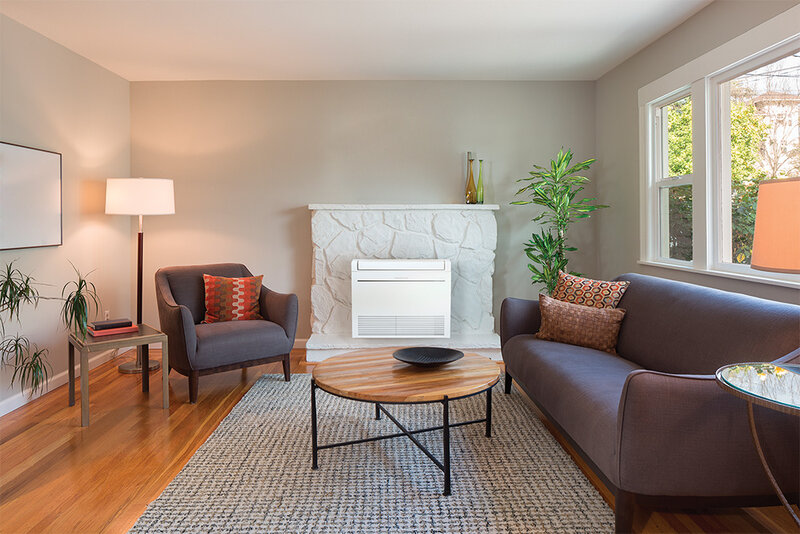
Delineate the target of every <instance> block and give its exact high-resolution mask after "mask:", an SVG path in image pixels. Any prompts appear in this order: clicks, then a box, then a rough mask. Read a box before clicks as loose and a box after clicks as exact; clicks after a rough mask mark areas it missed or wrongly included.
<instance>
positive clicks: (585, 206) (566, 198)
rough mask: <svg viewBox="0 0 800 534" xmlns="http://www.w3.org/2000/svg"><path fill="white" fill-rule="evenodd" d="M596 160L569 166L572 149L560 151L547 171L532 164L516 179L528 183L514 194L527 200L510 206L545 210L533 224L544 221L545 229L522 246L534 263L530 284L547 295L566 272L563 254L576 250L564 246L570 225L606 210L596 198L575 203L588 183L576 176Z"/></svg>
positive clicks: (530, 267) (531, 268)
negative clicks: (526, 196) (561, 273)
mask: <svg viewBox="0 0 800 534" xmlns="http://www.w3.org/2000/svg"><path fill="white" fill-rule="evenodd" d="M595 161H596V160H595V159H588V160H586V161H582V162H580V163H577V164H575V165H573V166H571V167H570V163H571V162H572V150H567V151H564V149H563V148H562V149H561V150H559V152H558V155H557V156H556V159H554V160H551V161H550V167H549V168H546V167H542V166H539V165H534V166H533V170H532V171H531V172H529V173H528V176H527V177H525V178H520V179H519V180H517V181H518V182H529V183H528V184H527V185H526V186H525V187H523V188H521V189H520V190H519V191H517V193H516V194H517V195H522V194H526V193H527V195H528V197H529V200H517V201H514V202H512V204H516V205H521V204H537V205H539V206H542V207H544V208H545V210H544V211H543V212H541V213H540V214H539V215H537V216H536V217H534V218H533V219H532V221H533V222H543V223H544V224H545V225H546V227H545V228H542V229H541V230H540V233H539V234H538V235H537V234H535V233H534V234H532V235H531V239H530V240H529V241H528V242H527V243H525V254H526V255H527V257H528V259H530V260H531V261H532V262H533V263H531V264H528V269H530V271H531V273H532V274H531V281H532V283H534V284H543V285H544V286H545V287H546V288H547V293H548V294H552V293H553V289H555V286H556V281H557V280H558V271H566V270H567V263H568V262H569V260H568V259H567V258H566V252H573V251H575V250H577V248H575V247H571V246H568V245H567V229H568V228H569V225H570V224H571V223H573V222H575V221H576V220H578V219H585V218H587V217H589V216H590V214H591V213H592V212H593V211H595V210H598V209H600V208H607V207H608V206H606V205H603V204H596V203H595V200H596V199H595V198H582V199H580V200H575V197H576V196H577V195H578V193H580V192H581V191H583V189H584V185H585V184H586V183H587V182H588V181H589V179H588V178H586V177H585V176H580V175H578V174H576V173H578V172H580V171H584V170H586V169H588V168H589V166H590V165H591V164H592V163H594V162H595ZM573 274H579V273H573Z"/></svg>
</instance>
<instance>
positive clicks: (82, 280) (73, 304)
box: [61, 265, 100, 339]
mask: <svg viewBox="0 0 800 534" xmlns="http://www.w3.org/2000/svg"><path fill="white" fill-rule="evenodd" d="M72 268H73V269H75V275H76V276H77V277H78V278H77V280H70V281H69V282H67V283H66V284H64V287H63V288H62V289H61V298H63V299H64V306H63V307H62V308H61V315H62V319H63V320H64V325H65V326H66V327H67V330H70V331H72V333H74V334H75V337H77V338H79V339H86V335H87V333H88V332H89V314H90V313H91V309H92V308H94V312H95V313H97V310H99V309H100V299H99V298H98V297H97V288H95V286H94V284H93V283H92V282H89V281H88V280H87V279H86V276H88V275H86V276H84V275H82V274H81V272H80V271H79V270H78V269H77V267H75V266H74V265H72ZM89 274H92V273H91V272H90V273H89ZM69 289H72V290H71V291H69V292H68V290H69ZM65 295H66V296H65Z"/></svg>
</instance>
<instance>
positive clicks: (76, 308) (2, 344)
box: [0, 261, 100, 395]
mask: <svg viewBox="0 0 800 534" xmlns="http://www.w3.org/2000/svg"><path fill="white" fill-rule="evenodd" d="M73 268H75V266H74V265H73ZM75 273H76V274H77V276H78V279H77V280H76V281H72V282H68V283H67V284H65V285H64V288H63V289H62V291H61V296H62V298H64V307H63V308H62V318H63V321H64V324H65V326H66V327H67V329H68V330H73V331H74V332H75V335H76V336H79V337H81V339H85V338H86V333H87V327H88V319H89V312H90V309H91V307H92V305H94V308H95V311H97V310H98V309H99V307H100V306H99V299H98V298H97V293H96V290H95V286H94V284H92V283H91V282H89V281H87V280H86V278H85V277H83V276H82V275H81V274H80V272H78V270H77V269H75ZM34 284H35V280H34V279H33V278H32V277H31V276H28V275H25V274H23V273H22V272H21V271H20V270H19V269H17V268H15V267H14V262H13V261H12V262H10V263H8V264H6V266H5V270H3V271H0V333H2V337H0V363H2V365H5V366H9V367H13V368H14V374H13V375H12V376H11V385H12V386H13V385H14V384H15V383H19V385H20V389H22V390H24V389H25V388H26V387H27V388H30V392H31V395H34V394H36V393H37V392H40V391H43V390H44V388H45V386H46V385H47V381H48V379H49V378H50V373H51V372H52V369H51V367H50V363H49V362H48V361H47V349H40V348H39V347H37V346H36V345H34V344H32V343H31V342H30V340H29V339H28V338H27V337H25V336H22V335H10V336H6V335H5V322H4V321H3V319H4V317H5V318H6V320H16V321H17V322H19V317H20V310H21V308H22V306H23V305H24V304H33V305H34V306H36V305H37V304H38V303H39V300H40V299H43V298H46V297H42V296H41V295H40V294H39V291H38V290H37V289H36V287H35V285H34ZM70 287H74V290H73V291H71V292H70V293H69V295H67V296H66V297H64V294H65V293H66V292H67V289H68V288H70Z"/></svg>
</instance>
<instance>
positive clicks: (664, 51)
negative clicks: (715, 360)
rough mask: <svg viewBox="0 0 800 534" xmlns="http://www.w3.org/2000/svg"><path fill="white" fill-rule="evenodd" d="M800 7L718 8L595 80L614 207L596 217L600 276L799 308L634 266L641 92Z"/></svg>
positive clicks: (772, 295) (789, 292)
mask: <svg viewBox="0 0 800 534" xmlns="http://www.w3.org/2000/svg"><path fill="white" fill-rule="evenodd" d="M797 4H798V2H797V1H769V0H759V1H735V2H734V1H717V2H714V3H712V4H710V5H709V6H708V7H706V8H705V9H703V10H702V11H700V12H699V13H697V14H696V15H695V16H693V17H692V18H690V19H689V20H687V21H686V22H684V23H683V24H681V25H680V26H679V27H677V28H676V29H675V30H673V31H672V32H670V33H669V34H667V35H665V36H664V37H662V38H661V39H659V40H658V41H656V42H654V43H653V44H651V45H650V46H648V47H647V48H645V49H644V50H642V51H641V52H639V53H638V54H636V55H635V56H633V57H631V58H630V59H628V60H627V61H625V62H624V63H622V64H621V65H620V66H618V67H617V68H615V69H614V70H612V71H610V72H609V73H607V74H606V75H605V76H603V77H602V78H600V79H599V80H598V81H597V83H596V100H595V109H596V117H597V118H596V121H595V128H596V132H597V135H596V140H597V142H596V150H597V157H598V159H599V162H598V163H599V164H598V167H597V169H596V171H595V172H596V176H597V188H598V192H599V195H600V196H601V198H602V199H603V200H604V201H607V203H610V204H612V205H613V207H612V208H611V209H609V210H604V211H603V212H602V213H601V214H599V215H598V216H597V226H596V229H597V241H598V244H599V247H598V250H599V251H600V256H599V261H600V265H599V272H600V274H601V275H602V276H603V277H606V278H607V277H612V276H616V275H618V274H620V273H624V272H630V271H633V272H641V273H645V274H650V275H653V276H660V277H664V278H673V279H677V280H684V281H686V282H691V283H695V284H702V285H706V286H711V287H717V288H720V289H725V290H728V291H736V292H739V293H748V294H751V295H756V296H760V297H764V298H769V299H774V300H781V301H786V302H795V303H797V302H800V291H797V290H793V289H788V288H783V287H779V286H774V285H768V284H760V283H753V282H745V281H740V280H732V279H728V278H720V277H716V276H709V275H705V274H694V273H684V272H678V271H675V270H671V269H664V268H659V267H648V266H643V265H637V263H636V262H637V260H638V259H639V110H638V90H639V88H641V87H643V86H644V85H647V84H648V83H650V82H651V81H653V80H656V79H658V78H660V77H661V76H663V75H665V74H667V73H669V72H671V71H673V70H674V69H676V68H677V67H679V66H681V65H683V64H685V63H687V62H689V61H691V60H692V59H694V58H696V57H698V56H701V55H703V54H704V53H706V52H708V51H709V50H712V49H714V48H716V47H718V46H720V45H721V44H723V43H725V42H727V41H729V40H731V39H733V38H734V37H737V36H739V35H741V34H742V33H744V32H746V31H747V30H749V29H751V28H753V27H755V26H757V25H759V24H761V23H762V22H764V21H766V20H768V19H770V18H772V17H774V16H775V15H777V14H779V13H782V12H783V11H785V10H787V9H789V8H790V7H792V6H795V5H797Z"/></svg>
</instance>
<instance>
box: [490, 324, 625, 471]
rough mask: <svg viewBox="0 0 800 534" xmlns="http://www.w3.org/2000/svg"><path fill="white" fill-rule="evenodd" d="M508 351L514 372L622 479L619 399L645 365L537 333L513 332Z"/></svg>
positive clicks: (509, 365) (552, 414) (568, 430)
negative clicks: (618, 458) (630, 378)
mask: <svg viewBox="0 0 800 534" xmlns="http://www.w3.org/2000/svg"><path fill="white" fill-rule="evenodd" d="M503 356H504V359H505V361H506V366H507V369H508V371H509V372H510V373H511V376H512V377H514V379H515V380H516V381H517V382H518V383H519V384H521V385H522V386H523V387H524V388H525V390H526V391H527V393H528V394H529V395H530V397H531V398H532V399H534V400H535V401H536V402H537V403H538V404H539V405H540V406H541V407H542V408H543V409H544V410H545V411H547V413H548V414H549V416H550V417H552V418H553V419H554V420H555V421H556V422H557V423H558V424H559V425H560V426H561V427H562V428H563V429H564V430H565V431H566V433H567V434H569V436H570V437H572V439H573V440H575V442H576V443H577V444H578V445H579V446H580V448H581V449H583V451H584V452H585V453H586V454H587V455H589V457H590V458H591V459H592V461H593V462H594V463H595V465H597V467H598V468H599V469H600V470H601V471H602V472H603V473H604V474H605V475H606V477H607V478H608V479H609V480H610V481H611V482H612V483H614V484H617V483H618V480H617V479H618V475H619V472H618V469H617V468H616V455H617V416H618V410H619V401H620V397H621V395H622V388H623V386H624V385H625V379H626V378H627V376H628V374H629V373H630V372H631V371H634V370H636V369H640V367H639V366H638V365H636V364H635V363H633V362H630V361H628V360H625V359H623V358H620V357H619V356H614V355H611V354H608V353H606V352H602V351H599V350H594V349H587V348H583V347H576V346H574V345H566V344H563V343H555V342H552V341H544V340H540V339H536V338H535V337H534V336H532V335H520V336H515V337H513V338H511V339H510V340H509V341H508V342H507V343H506V345H505V346H504V347H503Z"/></svg>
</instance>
